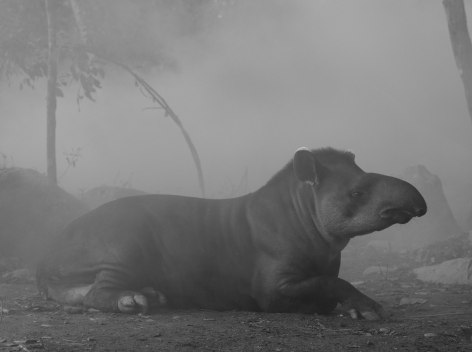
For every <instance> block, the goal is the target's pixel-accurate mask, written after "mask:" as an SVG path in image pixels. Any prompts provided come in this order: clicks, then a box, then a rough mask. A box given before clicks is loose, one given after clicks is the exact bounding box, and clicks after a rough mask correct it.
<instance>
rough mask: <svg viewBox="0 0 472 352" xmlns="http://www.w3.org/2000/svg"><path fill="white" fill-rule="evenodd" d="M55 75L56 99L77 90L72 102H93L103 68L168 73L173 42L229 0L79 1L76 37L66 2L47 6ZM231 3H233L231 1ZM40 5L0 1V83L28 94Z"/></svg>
mask: <svg viewBox="0 0 472 352" xmlns="http://www.w3.org/2000/svg"><path fill="white" fill-rule="evenodd" d="M52 1H54V2H53V5H54V16H55V19H56V24H57V28H56V32H57V37H56V41H57V46H58V49H59V50H58V53H59V67H58V71H59V75H58V82H57V89H56V92H57V95H58V96H63V91H62V89H63V88H64V87H66V86H69V85H71V84H78V86H79V91H78V94H77V100H78V101H80V100H81V99H83V98H84V97H85V98H87V99H90V100H93V95H94V93H95V92H96V91H97V89H100V88H101V82H102V80H103V78H104V77H105V63H104V60H97V58H105V59H107V60H110V61H116V62H121V63H124V64H126V65H130V66H134V67H140V68H151V67H160V68H162V69H174V68H175V66H176V61H175V58H174V53H173V46H174V44H175V42H176V41H177V40H179V39H181V38H183V37H189V36H193V35H195V33H198V32H202V31H204V30H205V29H206V28H207V27H208V26H210V25H211V24H212V23H214V21H215V20H216V19H217V18H218V16H219V11H220V9H221V8H222V7H224V6H226V5H227V3H228V1H229V0H219V1H215V0H135V1H132V0H80V1H77V4H78V5H79V7H80V13H81V18H82V20H83V24H84V27H85V32H86V33H85V38H84V33H83V32H81V31H80V29H79V28H78V25H77V18H76V16H75V15H74V11H73V9H72V6H71V2H70V1H69V0H52ZM233 1H234V0H233ZM47 54H48V25H47V16H46V8H45V2H44V1H39V0H35V1H31V0H0V79H7V80H8V82H9V83H11V82H12V81H13V79H15V81H18V82H19V87H20V88H23V87H24V86H29V87H32V88H33V87H34V83H35V82H36V81H37V80H38V79H40V78H43V77H45V76H46V75H47V64H46V63H47Z"/></svg>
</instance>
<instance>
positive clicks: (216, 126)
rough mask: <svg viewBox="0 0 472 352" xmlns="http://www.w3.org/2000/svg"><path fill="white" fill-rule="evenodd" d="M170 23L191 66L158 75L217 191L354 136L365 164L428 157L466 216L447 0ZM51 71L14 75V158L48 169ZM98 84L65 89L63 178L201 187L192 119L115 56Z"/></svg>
mask: <svg viewBox="0 0 472 352" xmlns="http://www.w3.org/2000/svg"><path fill="white" fill-rule="evenodd" d="M466 7H467V11H468V13H469V14H470V13H472V8H471V4H470V3H466ZM468 21H469V23H470V22H471V21H472V19H471V18H470V15H469V18H468ZM160 25H161V24H160V22H156V28H155V30H156V32H159V33H161V35H162V36H163V38H164V42H165V44H166V48H167V49H168V50H169V52H170V53H171V54H172V55H173V57H174V58H175V59H176V61H177V66H176V69H174V70H167V71H166V70H162V69H155V70H154V71H152V72H146V73H145V74H143V76H144V77H145V78H146V79H147V80H148V81H149V82H150V83H151V84H152V86H153V87H154V88H155V89H156V90H157V91H158V92H159V93H160V94H161V95H162V96H164V98H165V99H166V100H167V102H168V103H169V105H170V106H171V107H172V108H173V110H174V111H175V112H176V113H177V114H178V115H179V117H180V118H181V120H182V122H183V124H184V126H185V127H186V129H187V131H188V132H189V133H190V135H191V137H192V139H193V141H194V143H195V145H196V147H197V149H198V151H199V154H200V158H201V161H202V167H203V171H204V175H205V181H206V187H207V196H208V197H212V198H214V197H216V198H220V197H228V196H235V195H238V193H242V192H249V191H254V190H256V189H257V188H259V187H260V186H261V185H263V184H264V183H265V182H266V181H267V180H268V179H269V178H270V177H271V176H272V175H273V174H274V173H275V172H277V171H278V170H279V169H280V168H282V167H283V165H285V164H286V163H287V162H288V160H289V159H290V158H291V157H292V155H293V152H294V151H295V150H296V149H297V148H298V147H300V146H306V147H309V148H318V147H323V146H332V147H335V148H341V149H349V150H351V151H353V152H354V153H355V154H356V161H357V163H358V164H359V165H360V166H361V167H362V168H363V169H365V170H366V171H373V172H379V173H386V174H391V175H395V174H399V173H400V172H401V171H402V170H403V169H404V168H405V167H407V166H410V165H417V164H421V165H424V166H426V167H427V168H428V169H429V170H430V171H431V172H432V173H434V174H436V175H438V176H439V177H440V178H441V180H442V183H443V187H444V190H445V193H446V197H447V198H448V201H449V203H450V205H451V208H452V210H453V212H454V215H455V216H456V218H458V219H459V220H461V219H462V218H463V217H464V216H465V214H466V213H467V212H468V211H469V209H470V199H471V197H472V191H470V189H471V187H470V186H471V184H472V182H471V181H470V180H471V174H472V156H471V153H470V151H471V150H472V124H471V121H470V118H469V116H468V114H467V107H466V102H465V98H464V92H463V87H462V84H461V81H460V77H459V74H458V71H457V68H456V66H455V62H454V58H453V55H452V50H451V44H450V40H449V36H448V31H447V23H446V18H445V14H444V9H443V7H442V4H441V2H440V1H429V0H416V1H411V0H403V1H399V0H391V1H381V2H379V1H375V0H364V1H356V2H351V1H308V0H306V1H301V0H300V1H283V0H276V1H269V0H260V1H257V2H254V1H239V2H237V3H236V4H235V5H234V6H232V7H231V8H230V9H228V10H227V11H225V12H224V13H222V15H221V18H220V19H219V21H218V23H217V25H215V26H212V27H211V28H209V29H207V30H205V31H202V32H200V33H198V34H195V35H194V36H186V37H182V36H177V35H176V34H175V33H170V35H169V37H168V38H166V37H165V35H163V34H162V31H163V30H165V28H168V24H166V27H164V28H162V27H160ZM164 33H165V32H164ZM42 84H44V82H41V83H38V84H37V87H36V89H35V90H30V89H25V90H23V91H20V90H18V89H17V88H16V85H14V84H12V85H11V86H9V85H8V84H6V83H4V84H3V85H2V86H1V88H0V116H1V118H0V152H1V153H3V154H4V155H5V156H6V158H4V162H6V163H7V165H6V166H18V167H29V168H33V169H36V170H38V171H40V172H44V171H45V160H46V158H45V153H46V147H45V140H46V139H45V133H46V127H45V111H46V107H45V90H44V89H43V88H44V87H43V86H42ZM95 98H96V102H95V103H94V102H90V101H82V102H81V103H80V105H78V104H77V102H76V100H75V90H74V88H73V87H72V88H70V89H69V90H67V91H66V94H65V98H61V99H60V100H59V101H58V110H57V120H58V121H57V157H58V175H59V183H60V185H61V187H63V188H65V189H66V190H68V191H69V192H71V193H74V194H78V193H80V192H82V191H85V190H88V189H91V188H93V187H95V186H99V185H102V184H108V185H115V186H123V185H126V186H132V187H133V188H137V189H141V190H144V191H147V192H156V193H173V194H184V195H196V196H199V195H200V191H199V189H198V182H197V176H196V172H195V169H194V166H193V161H192V159H191V155H190V152H189V151H188V148H187V146H186V144H185V142H184V139H183V138H182V136H181V134H180V132H179V130H178V129H177V127H176V126H175V125H174V124H173V122H172V121H171V120H170V119H169V118H167V117H165V116H164V114H163V113H162V111H160V110H155V109H149V108H151V107H152V104H151V103H150V101H149V100H147V99H146V98H145V97H143V96H142V95H141V94H140V93H139V91H138V90H137V89H136V87H135V86H134V82H133V80H132V79H131V77H129V76H127V75H125V74H124V73H122V72H120V71H119V70H118V69H116V70H114V69H111V70H109V71H108V72H107V77H106V79H105V81H104V82H103V89H101V90H100V91H98V93H97V94H96V96H95ZM77 148H80V157H79V159H78V162H77V165H76V167H74V168H69V169H67V162H66V157H65V156H66V154H67V153H70V152H71V151H73V150H76V149H77ZM246 170H247V175H248V186H247V187H246V188H247V189H239V190H238V189H237V188H238V187H237V185H239V184H240V183H241V179H242V178H243V177H244V175H245V173H246Z"/></svg>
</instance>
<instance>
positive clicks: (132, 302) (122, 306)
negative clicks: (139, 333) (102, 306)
mask: <svg viewBox="0 0 472 352" xmlns="http://www.w3.org/2000/svg"><path fill="white" fill-rule="evenodd" d="M148 309H149V302H148V299H147V298H146V296H144V295H143V294H141V293H138V292H126V293H124V294H123V295H122V296H121V297H120V298H119V299H118V310H119V311H120V312H122V313H147V311H148Z"/></svg>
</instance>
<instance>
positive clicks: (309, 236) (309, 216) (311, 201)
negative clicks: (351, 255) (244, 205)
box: [251, 170, 348, 255]
mask: <svg viewBox="0 0 472 352" xmlns="http://www.w3.org/2000/svg"><path fill="white" fill-rule="evenodd" d="M280 176H283V177H280ZM307 187H310V186H309V185H308V184H303V183H301V182H299V181H298V180H297V179H296V178H295V175H293V172H289V170H284V174H283V175H282V174H281V175H279V176H277V177H274V178H273V179H272V180H271V181H269V182H268V183H267V184H266V185H265V186H263V187H262V188H261V189H259V190H258V191H256V192H255V193H253V195H252V202H251V208H252V209H253V211H255V212H258V213H259V214H263V216H261V217H259V220H262V221H267V224H266V228H270V229H273V231H274V232H280V233H281V234H282V235H284V236H287V239H288V240H293V239H294V237H296V238H297V241H298V242H300V241H302V242H300V243H306V244H310V243H313V244H315V245H316V246H317V247H319V246H320V245H321V246H323V247H324V246H326V250H327V252H330V253H331V252H332V254H333V255H337V254H339V252H340V251H341V250H342V249H343V248H344V247H345V246H346V245H347V242H348V241H345V242H343V243H337V241H334V240H333V239H332V238H330V236H329V234H328V233H326V230H325V229H324V227H323V224H322V222H321V221H320V216H319V214H318V212H317V208H316V202H315V195H314V194H313V193H312V191H311V190H310V191H309V192H307V190H306V189H303V188H307ZM275 235H276V234H274V236H275Z"/></svg>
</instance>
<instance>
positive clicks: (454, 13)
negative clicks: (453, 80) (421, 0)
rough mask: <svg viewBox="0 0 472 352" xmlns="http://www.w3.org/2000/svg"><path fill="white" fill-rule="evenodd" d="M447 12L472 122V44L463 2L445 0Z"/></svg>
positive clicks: (461, 0) (455, 55) (451, 37)
mask: <svg viewBox="0 0 472 352" xmlns="http://www.w3.org/2000/svg"><path fill="white" fill-rule="evenodd" d="M443 6H444V10H445V12H446V17H447V24H448V28H449V37H450V39H451V45H452V52H453V53H454V59H455V61H456V66H457V68H458V70H459V73H460V76H461V79H462V84H463V86H464V91H465V98H466V101H467V107H468V111H469V117H470V118H471V120H472V44H471V41H470V36H469V30H468V28H467V18H466V14H465V7H464V1H463V0H443Z"/></svg>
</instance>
